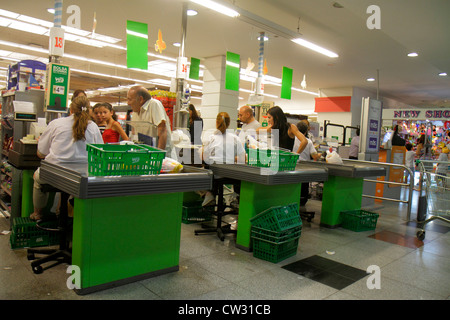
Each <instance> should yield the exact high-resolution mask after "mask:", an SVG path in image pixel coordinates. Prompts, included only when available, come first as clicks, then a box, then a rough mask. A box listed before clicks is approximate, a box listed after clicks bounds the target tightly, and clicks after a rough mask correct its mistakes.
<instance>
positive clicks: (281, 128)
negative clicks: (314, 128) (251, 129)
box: [256, 106, 308, 154]
mask: <svg viewBox="0 0 450 320" xmlns="http://www.w3.org/2000/svg"><path fill="white" fill-rule="evenodd" d="M267 121H268V123H269V126H268V127H260V128H258V129H257V130H256V131H257V132H260V131H262V130H267V131H268V132H272V130H274V129H277V130H278V146H279V147H280V148H283V149H287V150H289V151H293V152H296V153H299V154H300V153H302V151H303V150H304V149H305V148H306V146H307V145H308V140H306V138H305V136H304V135H303V134H302V133H301V132H300V131H299V130H298V128H297V126H296V125H294V124H291V123H289V122H288V121H287V118H286V115H285V114H284V112H283V110H281V108H280V107H278V106H275V107H272V108H270V109H269V110H268V111H267ZM295 137H297V138H298V140H300V146H299V148H298V150H292V147H293V146H294V142H295ZM272 145H276V144H274V142H273V141H272Z"/></svg>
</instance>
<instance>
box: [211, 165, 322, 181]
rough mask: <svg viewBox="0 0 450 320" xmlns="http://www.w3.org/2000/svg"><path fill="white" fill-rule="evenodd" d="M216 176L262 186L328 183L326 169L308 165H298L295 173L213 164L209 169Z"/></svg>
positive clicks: (246, 166)
mask: <svg viewBox="0 0 450 320" xmlns="http://www.w3.org/2000/svg"><path fill="white" fill-rule="evenodd" d="M209 169H210V170H212V172H213V173H214V175H215V176H220V177H226V178H231V179H236V180H241V181H248V182H253V183H259V184H262V185H279V184H291V183H302V182H312V181H326V180H327V179H328V172H327V169H326V168H319V167H313V166H310V165H309V164H308V163H306V164H303V165H297V167H296V169H295V171H279V172H275V171H272V170H271V169H268V168H259V167H254V166H250V165H246V164H213V165H211V166H210V167H209Z"/></svg>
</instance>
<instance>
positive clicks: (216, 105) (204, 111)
mask: <svg viewBox="0 0 450 320" xmlns="http://www.w3.org/2000/svg"><path fill="white" fill-rule="evenodd" d="M204 66H205V71H204V73H203V97H202V105H201V115H202V118H203V130H204V131H206V130H209V129H215V128H216V117H217V114H218V113H219V112H227V113H228V114H229V115H230V118H231V122H230V127H229V129H236V120H237V117H238V106H239V92H238V91H234V90H227V89H225V66H226V57H225V56H224V55H222V56H216V57H211V58H206V59H205V60H204Z"/></svg>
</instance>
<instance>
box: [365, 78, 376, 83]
mask: <svg viewBox="0 0 450 320" xmlns="http://www.w3.org/2000/svg"><path fill="white" fill-rule="evenodd" d="M366 81H369V82H373V81H375V78H367V79H366Z"/></svg>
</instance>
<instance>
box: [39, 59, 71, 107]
mask: <svg viewBox="0 0 450 320" xmlns="http://www.w3.org/2000/svg"><path fill="white" fill-rule="evenodd" d="M69 83H70V68H69V67H68V66H64V65H61V64H56V63H49V64H48V66H47V86H46V90H45V110H44V111H46V112H48V111H50V112H66V111H67V100H68V98H69V96H68V94H69Z"/></svg>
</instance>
